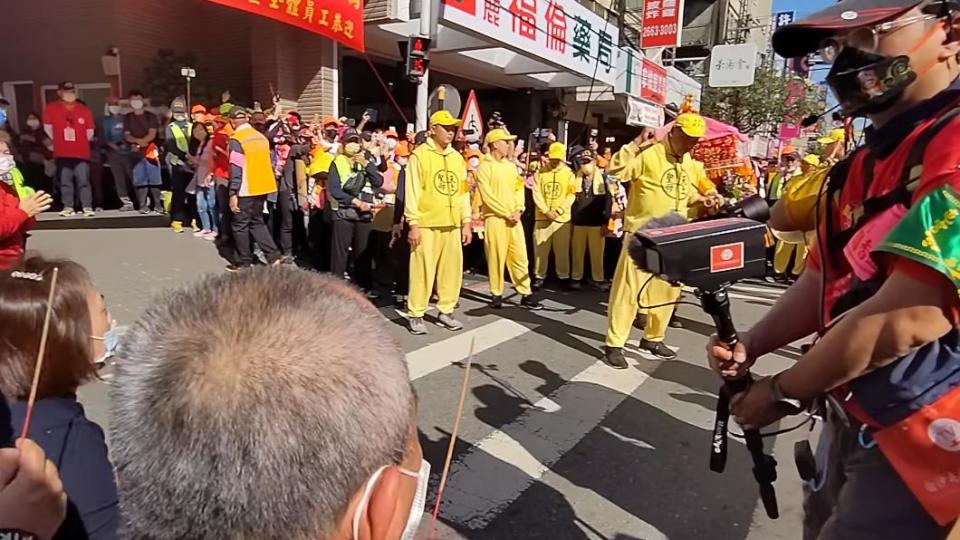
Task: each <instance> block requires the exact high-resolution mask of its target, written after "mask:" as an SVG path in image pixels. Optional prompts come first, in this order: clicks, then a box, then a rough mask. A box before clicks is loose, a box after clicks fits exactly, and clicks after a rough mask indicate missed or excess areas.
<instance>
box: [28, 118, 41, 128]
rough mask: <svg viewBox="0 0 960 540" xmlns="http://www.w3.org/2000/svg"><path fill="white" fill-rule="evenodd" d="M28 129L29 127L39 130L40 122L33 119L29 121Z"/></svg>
mask: <svg viewBox="0 0 960 540" xmlns="http://www.w3.org/2000/svg"><path fill="white" fill-rule="evenodd" d="M27 127H29V128H30V129H37V128H38V127H40V121H39V120H37V119H36V118H31V119H29V120H27Z"/></svg>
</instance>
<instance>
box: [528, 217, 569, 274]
mask: <svg viewBox="0 0 960 540" xmlns="http://www.w3.org/2000/svg"><path fill="white" fill-rule="evenodd" d="M572 230H573V225H572V224H570V222H567V223H558V222H556V221H538V222H536V224H535V225H534V227H533V255H534V265H535V266H536V270H535V273H536V275H537V278H538V279H543V278H545V277H547V266H548V265H549V264H550V251H551V250H553V258H554V262H556V264H557V266H556V270H557V277H558V278H560V279H569V278H570V233H571V231H572Z"/></svg>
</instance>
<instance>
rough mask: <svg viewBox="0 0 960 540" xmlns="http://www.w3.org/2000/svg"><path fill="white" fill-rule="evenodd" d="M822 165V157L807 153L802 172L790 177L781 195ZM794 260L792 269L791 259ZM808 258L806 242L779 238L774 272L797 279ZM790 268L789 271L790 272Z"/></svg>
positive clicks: (785, 277)
mask: <svg viewBox="0 0 960 540" xmlns="http://www.w3.org/2000/svg"><path fill="white" fill-rule="evenodd" d="M819 166H820V158H819V157H817V156H816V155H814V154H807V155H805V156H803V158H802V159H801V160H800V174H799V175H797V176H794V177H793V178H791V179H790V182H788V183H787V185H786V186H785V187H784V188H783V189H782V190H781V193H780V197H784V196H786V193H787V192H789V191H791V190H792V189H794V187H795V186H799V185H800V184H803V183H804V182H805V181H806V180H807V178H809V177H810V175H812V174H813V173H814V171H816V170H817V168H818V167H819ZM791 259H792V260H793V266H792V269H791V268H789V267H790V261H791ZM806 260H807V244H806V242H800V243H797V242H788V241H786V240H783V239H779V240H777V247H776V249H775V250H774V252H773V272H774V275H775V276H779V277H781V279H796V278H797V276H799V275H800V273H801V272H803V266H804V263H805V262H806ZM788 270H789V273H788Z"/></svg>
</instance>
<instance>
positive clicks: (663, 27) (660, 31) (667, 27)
mask: <svg viewBox="0 0 960 540" xmlns="http://www.w3.org/2000/svg"><path fill="white" fill-rule="evenodd" d="M676 33H677V25H676V23H673V24H658V25H653V26H646V25H645V26H644V27H643V37H656V36H670V35H673V34H676Z"/></svg>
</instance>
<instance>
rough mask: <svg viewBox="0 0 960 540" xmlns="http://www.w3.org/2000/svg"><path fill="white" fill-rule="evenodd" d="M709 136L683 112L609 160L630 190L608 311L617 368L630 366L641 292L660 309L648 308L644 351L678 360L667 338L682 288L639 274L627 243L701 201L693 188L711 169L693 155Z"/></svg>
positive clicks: (609, 358)
mask: <svg viewBox="0 0 960 540" xmlns="http://www.w3.org/2000/svg"><path fill="white" fill-rule="evenodd" d="M706 132H707V126H706V122H704V120H703V118H702V117H701V116H699V115H698V114H695V113H689V112H687V113H681V114H680V115H679V116H677V119H676V120H675V121H674V124H673V128H672V129H671V130H670V132H669V133H668V134H667V137H666V138H665V139H664V140H662V141H660V142H657V143H654V144H651V145H647V146H646V147H645V148H643V149H641V145H642V144H643V142H644V141H643V140H642V139H641V137H642V135H641V136H640V137H637V138H636V139H634V140H633V141H632V142H630V143H628V144H626V145H624V147H623V148H621V149H620V151H619V152H617V153H616V154H615V155H614V156H613V159H612V160H611V161H610V168H609V174H610V175H612V176H615V177H617V178H618V179H620V181H621V182H623V183H625V184H629V186H630V188H629V189H630V191H629V195H628V197H627V208H626V210H625V211H624V223H623V228H624V232H625V233H626V234H624V235H623V236H624V241H623V249H622V250H621V252H620V259H619V261H618V262H617V270H616V273H615V274H614V276H613V286H612V287H611V289H610V300H609V307H608V308H607V335H606V347H605V353H604V360H605V361H606V362H607V363H608V364H609V365H610V366H612V367H615V368H618V369H625V368H626V367H627V361H626V359H625V358H624V357H623V346H624V344H625V343H626V342H627V338H628V337H629V335H630V329H631V328H632V327H633V321H634V319H636V317H637V311H638V308H639V307H640V306H638V300H637V299H638V296H639V295H640V293H641V291H642V292H643V301H644V305H649V306H658V307H654V308H651V309H648V310H647V317H646V324H645V327H644V331H643V339H641V340H640V348H641V349H643V350H644V351H646V352H649V353H651V354H653V355H654V356H657V357H659V358H664V359H672V358H676V356H677V353H675V352H673V350H672V349H670V347H667V345H666V344H665V343H664V342H663V339H664V337H665V335H666V332H667V326H668V324H669V322H670V316H671V314H672V313H673V309H674V306H673V304H672V303H673V302H675V301H676V300H677V298H679V297H680V287H675V286H673V285H671V284H670V283H667V282H666V281H663V280H661V279H659V278H657V277H655V276H653V275H651V274H648V273H646V272H642V271H640V270H638V269H637V267H636V266H635V265H634V263H633V261H632V260H631V259H630V255H629V254H628V253H627V245H628V244H629V240H630V237H631V236H632V234H631V233H633V232H636V231H637V230H638V229H641V228H643V226H644V225H645V224H646V223H647V222H648V221H650V220H651V219H654V218H658V217H661V216H664V215H666V214H668V213H670V212H676V213H677V214H680V215H681V216H686V215H687V206H688V204H689V203H690V202H691V201H693V200H696V199H698V198H699V194H698V192H697V190H696V189H694V186H696V185H698V184H700V183H701V182H702V181H703V180H704V179H705V178H706V171H705V170H704V168H703V164H702V163H700V162H699V161H696V160H694V159H693V158H692V157H690V150H691V149H692V148H693V147H694V145H696V144H697V142H698V141H699V140H700V138H701V137H703V136H704V135H705V134H706Z"/></svg>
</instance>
